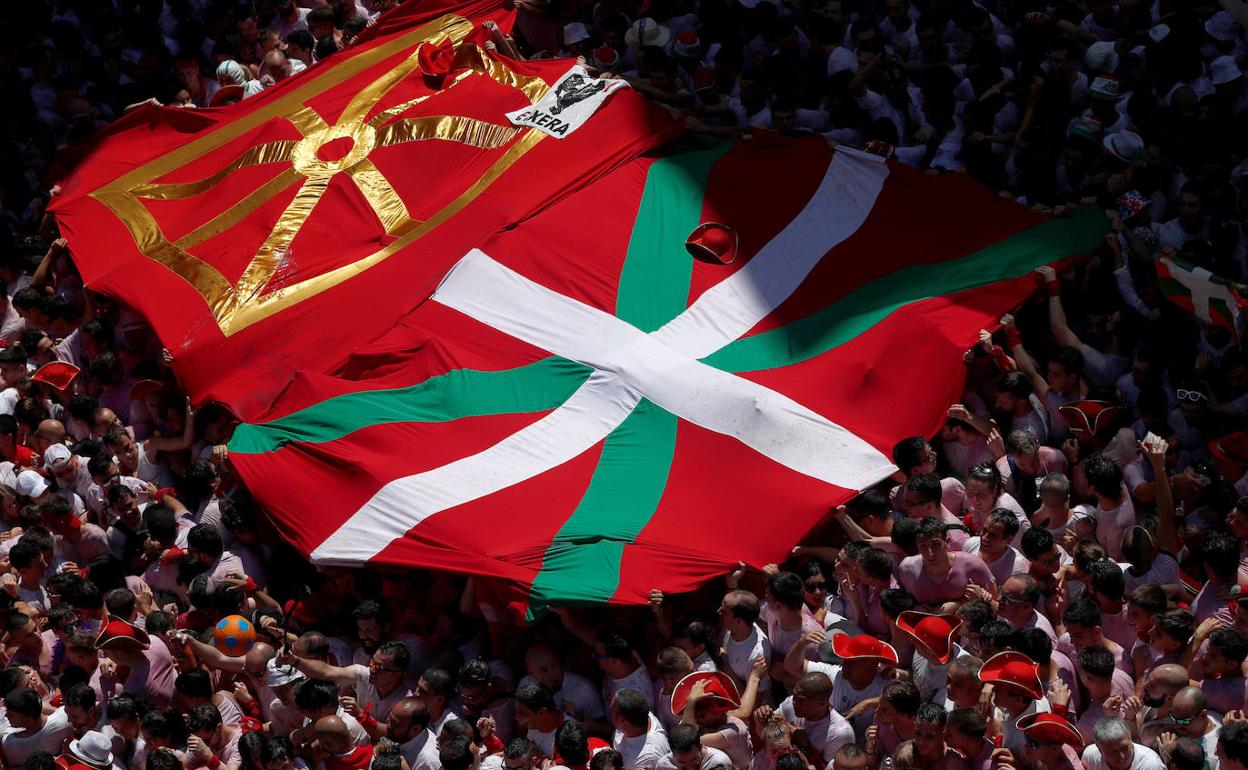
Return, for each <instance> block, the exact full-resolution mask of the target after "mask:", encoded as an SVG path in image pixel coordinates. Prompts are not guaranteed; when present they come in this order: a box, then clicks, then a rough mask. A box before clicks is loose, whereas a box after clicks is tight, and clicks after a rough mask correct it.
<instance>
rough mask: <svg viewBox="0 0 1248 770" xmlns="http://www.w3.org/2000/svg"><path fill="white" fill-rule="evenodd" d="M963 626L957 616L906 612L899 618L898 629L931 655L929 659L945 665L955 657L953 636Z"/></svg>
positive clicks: (913, 611)
mask: <svg viewBox="0 0 1248 770" xmlns="http://www.w3.org/2000/svg"><path fill="white" fill-rule="evenodd" d="M961 625H962V618H959V617H958V616H957V615H931V614H928V613H926V612H917V611H915V610H906V611H905V612H903V613H901V614H900V615H898V616H897V628H898V629H899V630H901V631H904V632H906V633H907V634H908V635H909V636H910V637H911V638H912V639H914V641H915V643H917V644H918V645H920V646H922V647H924V648H925V649H926V650H927V651H928V652H930V653H931V655H929V656H928V657H930V658H931V659H932V660H935V661H936V663H938V664H940V665H942V666H943V665H945V664H946V663H948V662H949V659H950V658H952V657H953V635H954V634H955V633H957V631H958V628H959V627H960V626H961Z"/></svg>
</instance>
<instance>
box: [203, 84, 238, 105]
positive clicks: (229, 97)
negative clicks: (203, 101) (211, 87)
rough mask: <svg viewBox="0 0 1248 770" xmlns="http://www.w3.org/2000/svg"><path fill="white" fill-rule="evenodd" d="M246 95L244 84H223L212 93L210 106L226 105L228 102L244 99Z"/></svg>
mask: <svg viewBox="0 0 1248 770" xmlns="http://www.w3.org/2000/svg"><path fill="white" fill-rule="evenodd" d="M243 96H244V93H243V87H242V86H221V87H220V88H218V89H217V92H216V93H215V94H213V95H212V99H210V100H209V101H208V106H209V107H224V106H226V105H227V104H233V103H234V102H238V101H242V99H243Z"/></svg>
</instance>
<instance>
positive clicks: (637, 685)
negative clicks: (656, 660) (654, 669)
mask: <svg viewBox="0 0 1248 770" xmlns="http://www.w3.org/2000/svg"><path fill="white" fill-rule="evenodd" d="M564 676H567V675H566V674H565V675H564ZM629 688H631V689H633V690H637V691H638V692H640V693H641V694H642V695H644V696H646V702H647V703H649V704H650V709H651V710H654V681H653V680H652V679H651V678H650V674H648V673H646V667H645V666H643V665H641V664H638V665H637V668H635V669H633V673H631V674H629V675H628V676H626V677H624V678H623V679H612V678H611V677H607V678H606V680H605V681H604V682H603V683H602V702H603V703H610V702H611V699H612V698H614V697H615V694H616V693H617V692H619V691H620V690H624V689H629Z"/></svg>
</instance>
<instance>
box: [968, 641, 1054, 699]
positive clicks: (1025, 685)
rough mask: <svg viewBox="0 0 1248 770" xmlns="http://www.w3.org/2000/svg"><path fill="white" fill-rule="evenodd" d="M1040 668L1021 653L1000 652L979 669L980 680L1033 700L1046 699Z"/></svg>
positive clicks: (1011, 651)
mask: <svg viewBox="0 0 1248 770" xmlns="http://www.w3.org/2000/svg"><path fill="white" fill-rule="evenodd" d="M1039 670H1040V667H1039V666H1038V665H1036V662H1035V661H1034V660H1032V659H1031V658H1028V657H1027V656H1026V655H1024V654H1022V653H1021V652H1015V651H1013V650H1009V651H1008V652H1000V653H997V654H996V655H993V656H992V657H991V658H989V659H988V660H986V661H984V665H983V667H982V668H981V669H979V679H980V681H981V682H987V683H988V684H995V685H1001V686H1002V687H1005V688H1007V689H1010V690H1013V691H1014V692H1021V693H1023V694H1025V695H1027V696H1028V697H1030V698H1031V699H1032V700H1040V699H1041V698H1043V697H1044V686H1043V685H1042V684H1041V683H1040V675H1039V673H1038V672H1039Z"/></svg>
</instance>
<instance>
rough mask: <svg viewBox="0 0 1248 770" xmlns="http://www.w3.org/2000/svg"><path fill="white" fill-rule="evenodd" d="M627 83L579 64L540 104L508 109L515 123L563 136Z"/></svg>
mask: <svg viewBox="0 0 1248 770" xmlns="http://www.w3.org/2000/svg"><path fill="white" fill-rule="evenodd" d="M627 85H628V84H627V83H625V82H624V81H623V80H615V79H611V80H608V79H605V78H595V77H592V76H590V74H589V72H587V71H586V70H585V68H584V67H582V66H581V65H579V64H576V65H573V66H572V68H571V69H569V70H568V71H567V72H566V73H564V75H563V77H561V78H559V80H557V81H555V84H554V85H553V86H551V88H550V90H549V91H547V92H546V94H545V95H544V96H543V97H542V98H541V99H539V100H538V101H537V103H536V104H534V105H533V106H531V107H524V108H522V109H519V110H516V111H515V112H509V113H507V119H508V120H509V121H511V124H512V125H513V126H524V127H526V128H536V129H537V130H538V131H542V132H543V133H547V134H550V135H551V136H553V137H555V138H556V139H562V138H564V137H565V136H567V135H568V134H571V133H572V132H573V131H575V130H576V129H578V128H580V127H581V126H583V125H585V122H586V121H587V120H589V119H590V117H592V116H593V114H594V113H595V112H597V111H598V108H599V107H601V106H602V103H603V102H604V101H606V99H607V95H608V94H610V93H611V92H612V91H616V90H618V89H620V88H623V87H625V86H627Z"/></svg>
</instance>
